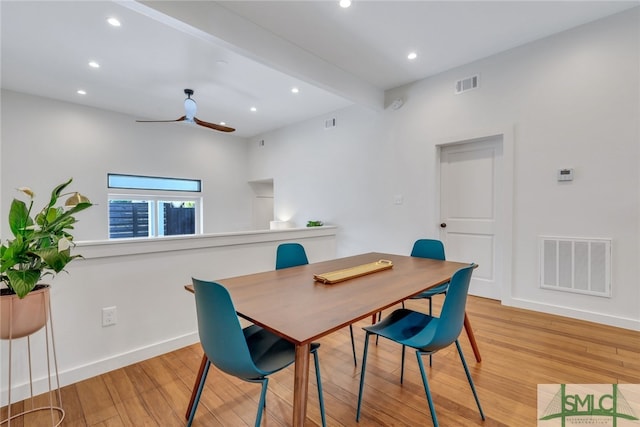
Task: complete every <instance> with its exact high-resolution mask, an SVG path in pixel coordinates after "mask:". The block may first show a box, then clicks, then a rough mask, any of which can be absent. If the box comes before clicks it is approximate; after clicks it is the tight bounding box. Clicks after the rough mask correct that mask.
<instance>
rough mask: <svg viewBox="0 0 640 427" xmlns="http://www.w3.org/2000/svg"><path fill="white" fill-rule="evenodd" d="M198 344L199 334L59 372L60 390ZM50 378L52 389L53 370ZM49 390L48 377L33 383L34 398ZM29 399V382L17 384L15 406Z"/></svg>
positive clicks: (4, 387) (4, 400)
mask: <svg viewBox="0 0 640 427" xmlns="http://www.w3.org/2000/svg"><path fill="white" fill-rule="evenodd" d="M197 342H199V337H198V333H197V332H192V333H188V334H185V335H181V336H178V337H174V338H171V339H169V340H165V341H161V342H157V343H153V344H150V345H147V346H144V347H138V348H136V349H133V350H131V351H127V352H124V353H119V354H114V355H111V356H109V357H105V358H104V359H99V360H95V361H93V362H90V363H87V364H84V365H80V366H75V367H72V368H71V369H67V370H65V371H59V372H58V374H59V376H60V386H61V387H64V386H66V385H69V384H74V383H76V382H79V381H83V380H86V379H88V378H92V377H95V376H97V375H101V374H104V373H106V372H109V371H113V370H115V369H119V368H123V367H125V366H128V365H131V364H133V363H138V362H141V361H143V360H146V359H150V358H152V357H156V356H160V355H162V354H165V353H169V352H172V351H174V350H178V349H180V348H183V347H186V346H189V345H192V344H195V343H197ZM51 374H52V380H51V384H52V387H55V386H56V384H55V378H54V377H53V376H54V375H55V372H54V371H53V369H52V371H51ZM1 386H2V388H1V389H0V390H1V391H2V393H1V394H2V399H0V406H6V405H7V403H8V393H7V391H8V390H7V386H8V384H6V383H4V384H2V385H1ZM48 390H49V383H48V381H47V376H46V374H45V375H44V376H43V377H40V378H34V379H33V394H34V396H37V395H39V394H42V393H46V392H47V391H48ZM29 397H30V390H29V382H28V381H26V382H22V383H20V384H15V385H14V386H13V387H12V390H11V401H12V402H14V403H15V402H19V401H21V400H24V399H27V398H29ZM63 404H64V402H63Z"/></svg>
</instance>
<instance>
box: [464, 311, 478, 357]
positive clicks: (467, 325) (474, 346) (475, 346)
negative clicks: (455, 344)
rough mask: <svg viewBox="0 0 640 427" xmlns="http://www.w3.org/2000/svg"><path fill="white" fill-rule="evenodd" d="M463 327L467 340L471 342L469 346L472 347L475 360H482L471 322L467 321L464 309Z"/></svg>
mask: <svg viewBox="0 0 640 427" xmlns="http://www.w3.org/2000/svg"><path fill="white" fill-rule="evenodd" d="M464 329H465V331H467V336H468V337H469V342H471V348H472V349H473V354H474V355H475V356H476V360H477V361H478V362H482V356H480V349H479V348H478V343H476V336H475V335H474V334H473V328H471V322H469V317H468V316H467V312H466V311H465V312H464Z"/></svg>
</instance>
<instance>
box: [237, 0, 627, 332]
mask: <svg viewBox="0 0 640 427" xmlns="http://www.w3.org/2000/svg"><path fill="white" fill-rule="evenodd" d="M638 22H639V10H638V8H635V9H634V10H632V11H629V12H626V13H623V14H620V15H616V16H613V17H610V18H608V19H604V20H601V21H598V22H595V23H591V24H588V25H585V26H582V27H579V28H576V29H574V30H571V31H568V32H565V33H562V34H559V35H556V36H553V37H550V38H547V39H544V40H541V41H539V42H536V43H532V44H529V45H526V46H522V47H520V48H517V49H513V50H511V51H508V52H506V53H503V54H499V55H496V56H493V57H490V58H487V59H484V60H481V61H477V62H475V63H472V64H469V65H466V66H463V67H460V68H457V69H454V70H451V71H449V72H445V73H442V74H440V75H438V76H435V77H432V78H428V79H425V80H422V81H419V82H416V83H414V84H411V85H408V86H405V87H401V88H397V89H395V90H392V91H389V92H388V93H387V99H388V102H390V101H392V100H393V99H395V98H397V97H402V98H403V99H404V100H405V104H404V106H403V107H402V108H401V109H399V110H396V111H393V110H391V109H387V110H386V111H384V112H382V113H375V112H372V111H369V110H365V109H362V108H358V107H352V108H347V109H344V110H341V111H338V112H336V113H335V115H334V117H336V119H337V126H336V127H335V128H334V129H331V130H324V120H325V119H326V118H329V117H319V118H317V119H314V120H310V121H307V122H305V123H300V124H298V125H295V126H291V127H288V128H286V129H282V130H278V131H275V132H271V133H268V134H265V135H260V136H258V137H256V138H255V140H256V141H257V140H260V139H264V141H265V144H264V146H259V144H257V143H256V142H253V141H252V143H251V144H250V151H249V156H250V159H251V163H250V164H251V170H250V177H251V178H252V179H259V178H261V177H266V176H273V177H274V185H275V193H276V197H275V200H276V206H275V210H276V214H277V215H279V214H283V215H289V214H292V215H293V220H294V221H295V222H296V223H298V224H302V223H304V222H305V221H306V220H308V219H316V218H317V219H320V220H324V221H325V222H332V223H336V224H340V226H341V228H342V230H344V232H341V233H340V235H339V236H338V242H339V244H338V253H339V255H349V254H352V253H358V252H363V251H368V250H379V251H388V252H398V253H407V252H408V251H409V248H410V246H411V244H412V242H413V241H414V240H415V239H416V238H418V237H424V236H433V237H437V236H438V231H437V224H439V222H440V221H439V218H438V213H437V210H436V208H435V206H436V205H437V203H438V200H437V189H436V186H435V182H436V180H437V172H436V162H437V158H436V154H437V150H436V145H437V144H438V143H442V142H443V141H455V140H457V139H463V138H459V137H460V136H464V137H469V136H471V135H483V134H485V131H486V130H487V129H491V130H496V129H497V130H503V131H504V132H506V133H510V134H512V135H513V140H514V141H513V145H514V147H513V149H514V164H513V168H514V182H513V187H514V195H513V203H514V206H513V215H514V216H513V230H512V232H513V239H514V242H513V253H512V260H513V261H512V265H511V271H512V275H513V277H512V279H511V280H508V281H507V283H506V289H504V291H503V295H504V296H505V297H504V302H505V303H507V304H513V305H518V306H522V307H528V308H534V309H538V310H542V311H548V312H554V313H559V314H564V315H568V316H573V317H578V318H584V319H588V320H595V321H599V322H603V323H608V324H613V325H618V326H623V327H627V328H635V329H640V289H639V288H640V286H639V283H640V281H639V280H638V276H639V273H640V271H639V268H638V260H639V259H640V249H639V248H640V214H639V210H640V209H639V207H640V204H639V199H640V185H639V173H638V166H639V163H640V153H639V144H640V131H639V124H638V122H639V117H640V106H639V104H640V82H639V79H640V69H639V64H640V58H639V50H640V46H639V28H638ZM476 73H479V74H480V88H479V89H476V90H473V91H470V92H467V93H464V94H462V95H455V94H454V82H455V80H457V79H460V78H464V77H467V76H470V75H473V74H476ZM562 167H573V168H574V169H575V174H576V177H575V180H574V181H573V182H572V183H571V185H564V186H561V185H558V183H557V182H556V175H555V174H556V170H557V169H558V168H562ZM396 194H402V195H403V197H404V204H402V205H394V204H393V200H394V195H396ZM543 234H549V235H559V236H573V237H609V238H612V239H613V248H614V249H613V266H612V271H613V285H612V286H613V296H612V298H601V297H593V296H585V295H576V294H570V293H562V292H557V291H550V290H542V289H539V287H538V285H537V280H538V241H537V238H538V236H539V235H543Z"/></svg>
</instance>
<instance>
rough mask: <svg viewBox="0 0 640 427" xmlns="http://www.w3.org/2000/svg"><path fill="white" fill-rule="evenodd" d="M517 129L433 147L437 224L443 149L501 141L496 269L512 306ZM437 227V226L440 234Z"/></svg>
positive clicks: (469, 136)
mask: <svg viewBox="0 0 640 427" xmlns="http://www.w3.org/2000/svg"><path fill="white" fill-rule="evenodd" d="M514 133H515V132H514V129H513V127H512V126H504V127H502V128H500V129H485V130H475V131H470V132H465V133H463V134H460V135H452V136H447V137H444V138H441V139H439V140H438V141H436V143H435V145H434V147H435V150H436V155H435V162H436V164H435V168H434V170H435V177H434V182H435V190H436V191H435V200H434V208H435V212H434V215H435V216H434V217H435V218H437V220H438V224H439V223H440V220H441V219H442V218H441V217H440V215H441V206H440V197H441V186H440V185H441V182H440V176H441V175H440V174H441V161H442V149H443V148H444V147H450V146H454V145H461V144H468V143H473V142H480V141H483V140H486V139H487V138H496V137H501V138H502V162H503V163H502V194H501V198H502V206H499V207H498V209H500V217H501V221H500V223H498V224H496V234H499V236H500V238H501V239H502V249H503V250H502V252H503V253H502V259H501V261H502V262H500V263H499V264H498V263H496V267H500V269H501V270H500V273H501V276H502V283H501V285H500V300H501V302H502V304H504V305H513V292H512V291H513V275H512V263H513V256H512V254H513V202H514V200H513V189H514V182H513V180H514V154H515V153H514V148H515V147H514ZM438 224H434V226H435V227H436V229H437V230H438V232H439V226H438Z"/></svg>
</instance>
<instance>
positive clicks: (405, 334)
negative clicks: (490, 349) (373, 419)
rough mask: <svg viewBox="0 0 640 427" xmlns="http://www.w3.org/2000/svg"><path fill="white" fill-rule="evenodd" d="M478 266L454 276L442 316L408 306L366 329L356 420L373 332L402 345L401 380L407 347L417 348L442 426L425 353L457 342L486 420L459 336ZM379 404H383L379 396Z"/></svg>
mask: <svg viewBox="0 0 640 427" xmlns="http://www.w3.org/2000/svg"><path fill="white" fill-rule="evenodd" d="M475 267H476V265H475V264H471V265H470V266H468V267H464V268H462V269H460V270H458V271H457V272H456V273H455V274H454V275H453V277H452V278H451V281H450V284H449V290H448V292H447V295H446V296H445V299H444V303H443V305H442V311H441V313H440V317H435V316H432V315H428V314H424V313H420V312H417V311H413V310H409V309H406V308H400V309H398V310H395V311H394V312H393V313H391V314H390V315H389V316H387V317H385V318H384V319H383V320H382V321H380V322H378V323H376V324H374V325H371V326H367V327H365V328H363V329H364V330H365V331H366V337H365V341H364V355H363V357H362V372H361V374H360V390H359V392H358V407H357V412H356V421H360V410H361V407H362V394H363V391H364V378H365V371H366V366H367V352H368V349H369V337H370V336H371V335H376V336H380V337H383V338H387V339H389V340H391V341H393V342H396V343H398V344H401V345H402V368H401V372H400V382H401V383H402V379H403V376H404V352H405V348H406V347H411V348H413V349H414V350H415V351H416V357H417V359H418V366H419V367H420V374H421V375H422V384H423V385H424V391H425V394H426V395H427V403H428V405H429V411H430V412H431V418H432V420H433V425H434V426H435V427H437V426H438V419H437V417H436V411H435V408H434V405H433V400H432V398H431V391H430V389H429V382H428V381H427V375H426V374H425V369H424V364H423V362H422V356H423V355H431V354H433V353H436V352H437V351H439V350H442V349H443V348H446V347H448V346H449V345H451V344H453V343H455V344H456V348H457V349H458V354H459V355H460V360H461V361H462V366H463V367H464V371H465V373H466V375H467V380H468V382H469V385H470V386H471V391H472V392H473V396H474V398H475V400H476V404H477V405H478V410H479V411H480V417H481V418H482V419H483V420H484V419H485V416H484V412H483V410H482V406H481V405H480V400H479V398H478V394H477V392H476V388H475V385H474V384H473V379H472V378H471V374H470V372H469V367H468V366H467V362H466V361H465V358H464V355H463V353H462V347H460V342H459V341H458V337H459V336H460V332H461V331H462V326H463V323H464V314H465V305H466V302H467V293H468V291H469V283H470V281H471V274H472V272H473V269H474V268H475ZM377 403H378V404H379V403H380V402H379V399H378V402H377Z"/></svg>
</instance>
